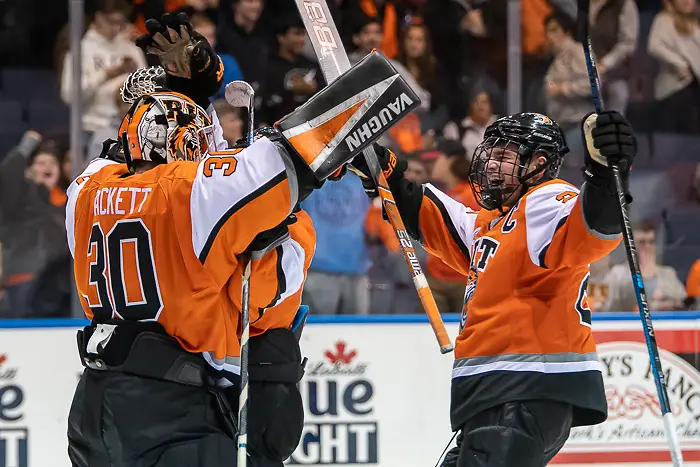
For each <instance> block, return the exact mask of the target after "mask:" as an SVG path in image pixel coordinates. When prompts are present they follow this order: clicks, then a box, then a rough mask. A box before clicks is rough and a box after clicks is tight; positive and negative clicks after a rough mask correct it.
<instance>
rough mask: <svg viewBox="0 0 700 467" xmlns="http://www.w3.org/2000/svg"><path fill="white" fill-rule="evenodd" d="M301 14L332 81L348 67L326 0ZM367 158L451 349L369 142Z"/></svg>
mask: <svg viewBox="0 0 700 467" xmlns="http://www.w3.org/2000/svg"><path fill="white" fill-rule="evenodd" d="M295 1H296V4H297V8H298V9H299V13H300V14H301V18H302V20H303V21H304V26H305V28H306V31H307V32H308V33H309V37H310V38H311V43H312V45H313V49H314V52H315V53H316V57H317V58H318V63H319V66H320V68H321V72H322V73H323V76H324V78H325V79H326V82H328V83H331V82H332V81H334V80H335V79H337V78H338V77H339V76H340V75H341V74H342V73H344V72H346V71H347V70H349V69H350V60H349V59H348V55H347V53H346V52H345V49H344V48H343V44H342V42H341V40H340V35H339V34H338V29H337V28H336V27H335V23H334V21H333V18H332V17H331V14H330V11H329V10H328V5H327V4H326V1H325V0H295ZM362 154H363V155H364V157H365V161H366V162H367V166H368V167H369V170H370V172H371V173H372V178H373V179H374V182H375V183H376V185H377V187H378V191H379V196H380V197H381V200H382V204H383V206H384V210H385V211H386V213H387V217H388V218H389V222H390V223H391V226H392V227H393V228H394V233H395V235H396V238H397V239H398V240H399V245H400V246H401V250H402V252H403V255H404V258H405V260H406V263H407V265H408V267H409V269H410V270H411V273H412V276H413V284H414V285H415V287H416V291H417V292H418V297H419V298H420V301H421V303H422V305H423V309H424V310H425V313H426V315H427V316H428V320H429V321H430V325H431V326H432V328H433V332H434V333H435V337H436V338H437V341H438V344H439V345H440V352H442V353H448V352H451V351H452V350H453V346H452V343H451V342H450V338H449V336H448V335H447V330H446V329H445V324H444V323H443V321H442V317H441V316H440V311H439V310H438V308H437V304H436V303H435V298H434V297H433V294H432V292H431V291H430V287H429V286H428V281H427V279H426V278H425V275H424V274H423V270H422V268H421V266H420V262H419V261H418V258H417V256H416V252H415V250H414V248H413V244H412V242H411V240H410V237H409V235H408V232H406V226H405V225H404V223H403V220H402V219H401V215H400V214H399V211H398V208H397V207H396V201H395V200H394V196H393V195H392V193H391V190H390V189H389V184H388V183H387V180H386V177H385V176H384V173H383V172H382V169H381V166H380V164H379V160H378V159H377V155H376V154H375V152H374V149H373V148H372V146H370V147H368V148H367V149H365V150H364V151H363V153H362Z"/></svg>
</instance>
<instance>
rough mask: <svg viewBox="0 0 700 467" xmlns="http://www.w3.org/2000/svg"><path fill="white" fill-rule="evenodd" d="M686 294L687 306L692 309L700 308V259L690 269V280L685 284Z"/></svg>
mask: <svg viewBox="0 0 700 467" xmlns="http://www.w3.org/2000/svg"><path fill="white" fill-rule="evenodd" d="M685 293H686V294H687V295H688V299H687V300H686V306H687V307H688V308H690V309H697V308H698V307H700V259H698V260H697V261H695V262H694V263H693V265H692V266H691V267H690V272H689V273H688V280H687V281H686V284H685Z"/></svg>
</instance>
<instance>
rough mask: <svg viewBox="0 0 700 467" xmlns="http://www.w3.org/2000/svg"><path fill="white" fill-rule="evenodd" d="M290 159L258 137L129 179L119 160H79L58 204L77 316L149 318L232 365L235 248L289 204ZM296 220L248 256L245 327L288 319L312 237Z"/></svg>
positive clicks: (292, 191)
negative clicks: (83, 164)
mask: <svg viewBox="0 0 700 467" xmlns="http://www.w3.org/2000/svg"><path fill="white" fill-rule="evenodd" d="M290 164H291V163H290V162H289V161H286V160H285V159H283V157H282V156H281V155H280V154H279V152H278V151H277V150H276V148H275V146H274V145H273V143H271V142H270V141H269V140H267V139H265V138H262V139H260V140H258V141H256V142H255V143H254V144H253V145H252V146H250V147H249V148H247V149H245V150H243V151H240V152H236V151H228V152H227V151H223V152H218V153H215V155H211V156H209V157H208V158H206V159H204V160H203V161H201V162H199V163H196V162H175V163H170V164H164V165H160V166H157V167H155V168H153V169H151V170H148V171H146V172H144V173H140V174H135V175H127V167H126V165H124V164H118V163H115V162H112V161H108V160H105V159H96V160H94V161H93V162H92V163H90V165H89V166H88V167H87V169H86V170H85V172H84V173H83V174H82V176H81V177H79V178H78V179H77V180H76V181H74V182H73V184H72V185H71V187H70V188H69V190H68V204H67V212H66V229H67V233H68V242H69V247H70V250H71V253H72V254H73V257H74V263H75V281H76V285H77V289H78V293H79V295H80V297H81V304H82V307H83V310H84V311H85V314H86V315H87V317H88V318H90V319H93V318H94V319H95V320H96V321H104V320H108V319H121V318H123V319H128V320H142V321H149V320H157V321H158V322H159V323H160V324H162V325H163V327H164V328H165V330H166V331H167V332H168V333H169V334H171V335H172V336H174V337H175V338H177V340H178V341H179V342H180V344H181V345H182V347H183V348H184V349H186V350H188V351H190V352H201V353H203V356H204V358H205V359H206V360H207V361H208V362H209V363H210V364H211V365H212V366H214V367H215V368H217V369H220V370H226V371H230V372H233V373H238V372H239V371H238V365H239V359H238V356H239V339H238V336H239V333H240V330H239V309H240V300H241V279H240V277H241V275H242V270H243V265H242V264H241V263H240V262H239V259H238V257H237V255H239V254H241V253H243V252H244V251H245V250H246V248H247V247H248V245H249V244H250V243H251V241H252V240H253V238H254V237H255V236H256V235H257V234H258V233H259V232H262V231H264V230H268V229H271V228H273V227H275V226H277V225H278V224H280V223H281V222H282V221H283V220H284V219H286V218H287V216H288V215H289V214H290V213H291V211H292V209H293V208H294V206H295V205H296V204H297V198H298V193H297V186H296V179H295V178H294V177H288V173H290V172H291V170H292V169H289V167H290V166H291V165H290ZM298 218H299V220H298V222H297V223H296V224H293V225H292V226H291V227H290V238H289V239H287V240H286V241H285V242H283V243H282V244H281V245H280V246H278V247H277V248H276V249H275V250H273V251H270V252H268V253H267V254H266V255H265V256H264V257H262V258H255V260H254V262H253V272H252V277H253V279H252V282H251V300H250V303H251V322H253V321H254V322H255V323H254V324H253V326H252V327H251V334H252V335H255V334H256V333H261V332H264V331H265V330H266V329H269V328H272V327H288V326H289V325H290V324H291V321H292V318H293V313H294V312H296V308H297V307H298V305H299V303H300V294H301V292H300V288H301V284H302V282H303V279H304V275H305V272H306V268H308V264H309V263H310V261H311V256H312V255H313V248H314V241H315V238H314V234H313V229H312V228H311V222H310V220H309V219H308V216H306V215H305V213H303V212H301V213H299V214H298ZM287 300H288V301H289V303H287Z"/></svg>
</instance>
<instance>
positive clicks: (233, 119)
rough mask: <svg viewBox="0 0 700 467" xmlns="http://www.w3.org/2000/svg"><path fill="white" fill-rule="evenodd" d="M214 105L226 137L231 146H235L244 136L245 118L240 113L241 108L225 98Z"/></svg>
mask: <svg viewBox="0 0 700 467" xmlns="http://www.w3.org/2000/svg"><path fill="white" fill-rule="evenodd" d="M213 105H214V110H215V111H216V116H217V117H218V118H219V124H220V125H221V128H222V130H223V132H224V139H225V140H226V142H227V143H228V145H229V147H233V146H234V145H235V144H236V143H237V142H238V140H240V139H241V138H242V137H243V120H241V116H240V114H239V113H238V112H239V110H238V109H237V108H236V107H234V106H232V105H231V104H229V103H228V102H226V100H225V99H219V100H216V101H214V104H213Z"/></svg>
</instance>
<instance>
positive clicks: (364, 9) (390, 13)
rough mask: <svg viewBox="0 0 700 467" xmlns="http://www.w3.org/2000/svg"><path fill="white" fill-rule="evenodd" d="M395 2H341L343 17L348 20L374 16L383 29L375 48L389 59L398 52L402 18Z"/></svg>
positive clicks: (388, 0)
mask: <svg viewBox="0 0 700 467" xmlns="http://www.w3.org/2000/svg"><path fill="white" fill-rule="evenodd" d="M397 3H398V2H395V1H394V0H345V1H344V3H343V10H344V11H343V17H344V18H346V19H347V21H348V22H351V21H353V20H357V19H360V20H361V19H368V18H376V20H377V21H378V22H379V25H380V26H379V27H380V28H381V29H382V31H383V34H382V38H381V40H380V42H379V44H378V45H377V47H376V49H378V50H379V51H381V52H382V53H383V54H384V55H386V56H387V57H388V58H391V59H393V58H396V56H397V55H398V53H399V28H400V22H401V21H402V19H403V14H402V13H403V10H402V8H400V7H399V6H398V4H397ZM351 34H355V32H354V31H352V32H351Z"/></svg>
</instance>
